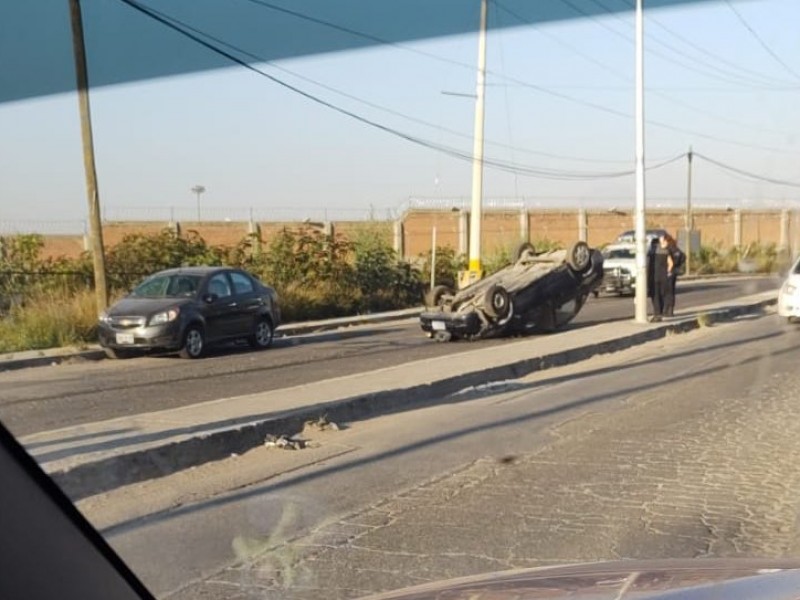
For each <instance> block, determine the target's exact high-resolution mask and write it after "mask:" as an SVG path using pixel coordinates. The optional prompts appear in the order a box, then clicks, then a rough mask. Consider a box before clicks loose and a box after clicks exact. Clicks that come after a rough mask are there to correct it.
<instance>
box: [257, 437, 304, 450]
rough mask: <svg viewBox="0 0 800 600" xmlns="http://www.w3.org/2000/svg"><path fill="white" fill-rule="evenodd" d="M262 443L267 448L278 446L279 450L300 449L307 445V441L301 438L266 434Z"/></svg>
mask: <svg viewBox="0 0 800 600" xmlns="http://www.w3.org/2000/svg"><path fill="white" fill-rule="evenodd" d="M264 445H265V446H266V447H267V448H278V449H280V450H302V449H303V448H305V447H307V446H308V442H307V441H306V440H302V439H297V438H292V437H286V436H285V435H279V436H274V435H267V439H266V440H265V441H264Z"/></svg>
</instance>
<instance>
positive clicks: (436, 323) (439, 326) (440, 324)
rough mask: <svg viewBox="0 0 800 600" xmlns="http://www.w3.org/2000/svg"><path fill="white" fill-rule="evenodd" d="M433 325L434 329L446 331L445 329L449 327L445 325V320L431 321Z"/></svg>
mask: <svg viewBox="0 0 800 600" xmlns="http://www.w3.org/2000/svg"><path fill="white" fill-rule="evenodd" d="M431 327H432V328H433V330H434V331H444V330H445V329H447V327H445V324H444V321H431Z"/></svg>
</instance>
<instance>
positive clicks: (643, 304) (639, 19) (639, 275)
mask: <svg viewBox="0 0 800 600" xmlns="http://www.w3.org/2000/svg"><path fill="white" fill-rule="evenodd" d="M642 3H643V0H636V227H635V229H636V298H635V305H636V311H635V320H636V322H637V323H647V240H646V239H645V235H646V233H647V226H646V220H645V194H644V191H645V190H644V19H643V16H642V12H643V10H642Z"/></svg>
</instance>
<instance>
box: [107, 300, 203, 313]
mask: <svg viewBox="0 0 800 600" xmlns="http://www.w3.org/2000/svg"><path fill="white" fill-rule="evenodd" d="M191 302H192V301H191V299H187V298H136V297H133V296H128V297H127V298H123V299H122V300H120V301H119V302H117V303H116V304H114V305H113V306H112V307H111V308H109V309H108V315H109V316H111V317H122V316H126V317H131V316H133V317H137V316H143V317H146V316H149V315H151V314H153V313H157V312H159V311H161V310H167V309H168V308H172V307H174V306H184V305H186V304H190V303H191Z"/></svg>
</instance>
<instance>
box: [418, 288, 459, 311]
mask: <svg viewBox="0 0 800 600" xmlns="http://www.w3.org/2000/svg"><path fill="white" fill-rule="evenodd" d="M452 295H453V290H451V289H450V288H449V287H447V286H446V285H437V286H434V287H433V288H432V289H431V290H430V291H428V293H427V294H425V306H429V307H431V308H433V307H436V306H441V305H442V301H443V300H444V297H445V296H452Z"/></svg>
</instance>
